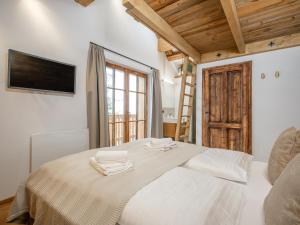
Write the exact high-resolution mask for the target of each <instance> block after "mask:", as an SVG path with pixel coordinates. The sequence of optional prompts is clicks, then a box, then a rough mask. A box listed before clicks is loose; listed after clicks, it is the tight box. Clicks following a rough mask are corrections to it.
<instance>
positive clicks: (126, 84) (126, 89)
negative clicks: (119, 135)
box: [105, 62, 148, 146]
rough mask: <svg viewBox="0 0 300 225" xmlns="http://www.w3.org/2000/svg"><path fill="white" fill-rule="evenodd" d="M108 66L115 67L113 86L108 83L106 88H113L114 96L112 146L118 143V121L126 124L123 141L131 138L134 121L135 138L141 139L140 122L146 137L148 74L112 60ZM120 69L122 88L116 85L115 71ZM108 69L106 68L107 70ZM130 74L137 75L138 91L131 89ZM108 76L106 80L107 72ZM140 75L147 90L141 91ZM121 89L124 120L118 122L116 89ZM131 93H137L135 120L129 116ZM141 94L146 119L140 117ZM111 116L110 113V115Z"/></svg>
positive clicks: (111, 124)
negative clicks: (131, 126)
mask: <svg viewBox="0 0 300 225" xmlns="http://www.w3.org/2000/svg"><path fill="white" fill-rule="evenodd" d="M106 68H111V69H113V80H112V87H108V85H107V84H106V89H107V90H108V89H111V90H112V98H113V102H112V105H113V106H112V122H110V120H109V128H110V126H111V127H112V131H110V132H112V133H111V134H109V135H111V136H112V138H111V140H112V141H111V142H112V143H110V145H111V146H115V145H116V138H115V137H116V133H115V132H116V131H115V130H116V124H117V123H123V124H124V131H123V138H124V139H123V140H124V141H123V143H127V142H130V141H133V140H131V137H130V133H129V129H130V127H129V125H130V123H132V122H135V129H136V130H135V140H138V139H139V127H138V125H139V122H144V134H143V136H144V138H146V137H147V131H148V76H147V75H146V74H144V73H142V72H139V71H136V70H133V69H131V68H128V67H124V66H120V65H118V64H113V63H110V62H106ZM116 70H119V71H122V72H124V89H120V88H116V87H115V71H116ZM105 71H106V70H105ZM130 74H132V75H135V76H136V77H137V79H136V91H131V90H129V76H130ZM105 76H106V80H107V74H105ZM139 77H142V78H144V80H145V91H144V92H141V91H139V79H138V78H139ZM116 90H119V91H124V106H123V107H124V121H122V122H116V121H115V119H116V118H115V117H116V114H115V91H116ZM129 93H135V94H136V119H135V120H130V118H129ZM139 94H143V95H144V119H139V112H138V111H139ZM109 116H110V115H109Z"/></svg>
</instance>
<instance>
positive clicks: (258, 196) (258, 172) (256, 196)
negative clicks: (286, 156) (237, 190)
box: [240, 161, 272, 225]
mask: <svg viewBox="0 0 300 225" xmlns="http://www.w3.org/2000/svg"><path fill="white" fill-rule="evenodd" d="M267 165H268V164H267V163H264V162H258V161H253V162H252V164H251V167H250V171H249V180H248V183H247V185H246V187H245V198H246V203H245V206H244V209H243V212H242V215H241V220H240V225H254V224H255V225H264V224H265V223H264V212H263V204H264V199H265V197H266V196H267V195H268V193H269V191H270V189H271V187H272V185H271V184H270V182H269V181H268V178H267Z"/></svg>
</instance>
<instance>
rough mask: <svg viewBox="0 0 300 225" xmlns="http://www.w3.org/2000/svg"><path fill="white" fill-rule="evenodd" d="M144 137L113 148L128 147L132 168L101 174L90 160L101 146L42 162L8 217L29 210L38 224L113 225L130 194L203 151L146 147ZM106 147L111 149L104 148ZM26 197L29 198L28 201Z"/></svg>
mask: <svg viewBox="0 0 300 225" xmlns="http://www.w3.org/2000/svg"><path fill="white" fill-rule="evenodd" d="M145 141H149V140H147V139H145V140H142V141H137V142H133V143H129V144H125V145H122V146H119V147H115V148H113V149H112V150H128V158H129V160H130V161H131V162H133V163H134V170H132V171H128V172H126V173H124V174H117V175H114V176H102V175H101V174H100V173H98V172H97V171H96V170H95V169H94V168H92V167H91V166H90V164H89V158H90V157H92V156H93V155H95V153H96V152H97V151H98V150H91V151H85V152H82V153H79V154H75V155H70V156H67V157H64V158H61V159H58V160H55V161H52V162H49V163H47V164H45V165H43V166H42V167H41V168H40V169H39V170H38V171H36V172H35V173H33V174H32V175H31V176H30V177H29V179H28V181H27V183H26V190H27V191H26V192H24V191H20V192H19V193H21V195H22V193H23V194H24V193H27V198H23V196H17V199H19V200H20V199H21V200H22V201H15V205H14V207H13V211H12V212H11V215H10V217H9V220H13V219H15V218H16V217H18V216H20V214H22V213H24V212H26V211H29V213H30V215H31V217H32V218H34V220H35V222H34V224H35V225H115V224H116V223H117V222H118V220H119V218H120V215H121V213H122V211H123V209H124V207H125V205H126V204H127V202H128V201H129V200H130V198H131V197H132V196H133V195H134V194H135V193H136V192H137V191H139V190H140V189H142V188H143V187H144V186H146V185H147V184H149V183H151V182H152V181H153V180H155V179H156V178H158V177H159V176H161V175H162V174H164V173H165V172H167V171H169V170H171V169H173V168H174V167H176V166H178V165H181V164H183V163H184V162H186V161H187V160H189V159H190V158H192V157H193V156H195V155H196V154H199V153H200V151H201V150H199V147H198V146H196V145H190V144H184V143H178V147H177V148H175V149H172V150H170V151H167V152H162V151H148V150H145V149H144V143H145ZM103 150H107V149H105V148H104V149H103ZM26 199H27V202H26V201H24V200H26Z"/></svg>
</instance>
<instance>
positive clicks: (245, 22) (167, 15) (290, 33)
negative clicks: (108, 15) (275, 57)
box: [123, 0, 300, 62]
mask: <svg viewBox="0 0 300 225" xmlns="http://www.w3.org/2000/svg"><path fill="white" fill-rule="evenodd" d="M123 4H124V6H125V7H127V12H128V13H129V14H130V15H132V16H134V17H135V18H136V19H137V20H138V21H140V22H142V23H144V24H145V25H146V26H148V27H149V28H150V29H152V30H153V31H154V32H156V33H157V34H158V35H159V36H160V37H162V38H163V39H165V40H166V41H167V42H169V43H170V44H172V45H173V46H174V47H171V49H167V50H168V51H166V52H168V53H167V55H169V56H170V55H171V56H172V54H171V52H170V51H172V52H173V53H174V54H177V55H179V52H176V50H175V51H174V48H176V49H179V50H180V52H182V53H184V54H186V55H189V56H191V57H192V58H194V59H195V61H197V62H207V61H214V60H218V59H223V58H229V57H235V56H239V55H246V54H253V53H256V52H261V51H269V50H273V49H278V48H284V47H291V46H297V45H300V0H123ZM148 6H150V7H148ZM151 10H152V12H151ZM165 22H166V24H164V23H165ZM169 28H170V29H172V32H173V31H174V33H173V34H172V35H170V34H168V33H166V32H164V30H166V29H168V31H170V29H169ZM174 34H176V35H175V36H176V38H174ZM177 35H178V36H177ZM178 38H183V40H184V41H185V42H186V43H185V45H186V46H185V47H187V46H188V48H189V50H187V49H186V48H183V47H182V44H183V42H182V40H181V43H180V45H178V43H177V41H176V40H175V39H178ZM279 41H280V42H279ZM258 46H259V47H258ZM253 47H256V49H253ZM191 50H192V51H193V52H192V54H190V51H191ZM195 50H196V51H197V52H198V53H199V54H200V57H199V56H198V55H197V54H196V53H195ZM174 58H176V57H174ZM199 58H201V59H199Z"/></svg>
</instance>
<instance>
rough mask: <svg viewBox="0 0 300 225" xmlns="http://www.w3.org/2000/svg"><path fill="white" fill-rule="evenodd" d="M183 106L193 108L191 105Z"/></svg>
mask: <svg viewBox="0 0 300 225" xmlns="http://www.w3.org/2000/svg"><path fill="white" fill-rule="evenodd" d="M183 106H186V107H193V106H192V105H183Z"/></svg>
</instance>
